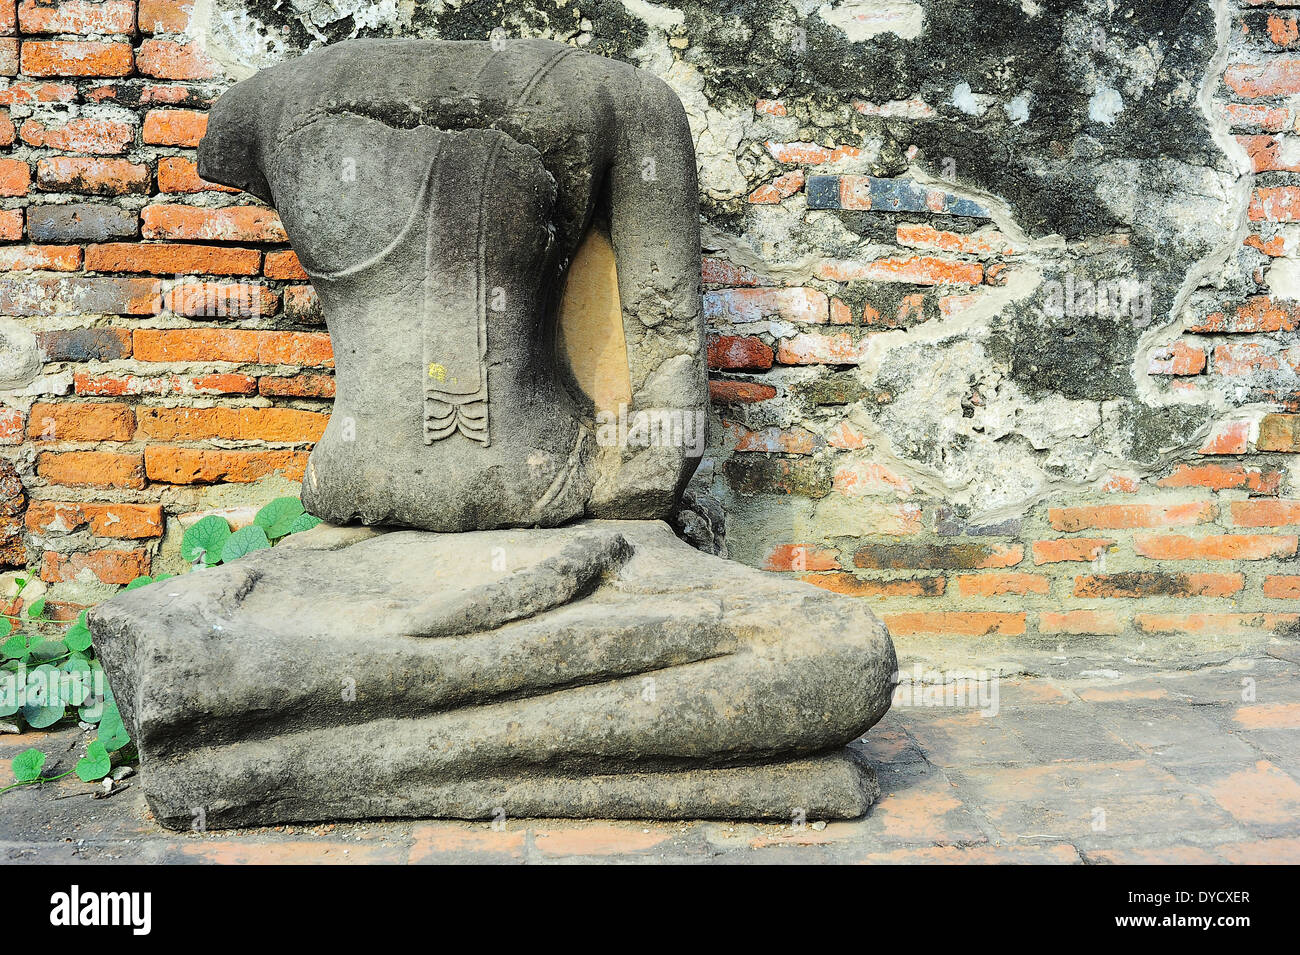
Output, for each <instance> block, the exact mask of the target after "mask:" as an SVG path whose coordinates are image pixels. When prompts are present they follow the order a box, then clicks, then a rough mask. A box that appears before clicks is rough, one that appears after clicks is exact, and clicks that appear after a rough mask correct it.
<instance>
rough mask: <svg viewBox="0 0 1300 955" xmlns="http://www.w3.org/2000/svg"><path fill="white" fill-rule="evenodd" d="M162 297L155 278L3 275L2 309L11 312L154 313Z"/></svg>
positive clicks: (15, 313)
mask: <svg viewBox="0 0 1300 955" xmlns="http://www.w3.org/2000/svg"><path fill="white" fill-rule="evenodd" d="M160 297H161V296H160V289H159V285H158V282H157V281H156V280H155V279H120V278H98V277H96V278H85V277H81V276H67V277H63V278H36V277H31V278H27V277H23V278H7V277H5V278H0V312H4V313H7V314H9V315H50V316H53V315H93V314H103V315H150V314H154V313H156V312H157V311H158V306H159V301H160Z"/></svg>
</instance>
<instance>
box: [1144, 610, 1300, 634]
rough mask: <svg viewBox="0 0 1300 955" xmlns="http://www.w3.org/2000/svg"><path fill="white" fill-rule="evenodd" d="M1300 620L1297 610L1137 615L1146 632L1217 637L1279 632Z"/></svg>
mask: <svg viewBox="0 0 1300 955" xmlns="http://www.w3.org/2000/svg"><path fill="white" fill-rule="evenodd" d="M1298 620H1300V614H1294V613H1290V614H1288V613H1140V614H1137V615H1136V616H1135V617H1134V618H1133V622H1134V623H1135V624H1137V627H1138V629H1139V630H1141V631H1143V632H1144V633H1189V634H1202V633H1211V634H1213V635H1214V636H1215V637H1216V638H1222V637H1230V636H1236V635H1238V634H1243V633H1254V632H1263V631H1277V630H1280V629H1281V628H1282V627H1289V626H1293V625H1294V624H1295V623H1296V621H1298Z"/></svg>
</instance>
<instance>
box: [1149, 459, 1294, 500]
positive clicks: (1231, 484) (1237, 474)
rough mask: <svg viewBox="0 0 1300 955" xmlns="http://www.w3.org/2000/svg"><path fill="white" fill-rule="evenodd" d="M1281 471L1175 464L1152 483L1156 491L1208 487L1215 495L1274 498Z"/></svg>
mask: <svg viewBox="0 0 1300 955" xmlns="http://www.w3.org/2000/svg"><path fill="white" fill-rule="evenodd" d="M1282 476H1283V474H1282V471H1280V470H1279V469H1277V468H1273V467H1258V468H1256V467H1251V468H1248V467H1244V466H1243V465H1240V464H1179V465H1177V466H1176V467H1175V468H1174V469H1173V470H1172V471H1170V472H1169V474H1167V475H1166V476H1164V477H1162V478H1161V479H1160V480H1158V481H1156V485H1157V486H1159V487H1208V488H1211V489H1213V490H1216V491H1226V490H1229V489H1231V488H1245V489H1246V490H1248V491H1251V492H1253V493H1255V494H1276V493H1277V491H1278V488H1279V487H1280V486H1281V483H1282Z"/></svg>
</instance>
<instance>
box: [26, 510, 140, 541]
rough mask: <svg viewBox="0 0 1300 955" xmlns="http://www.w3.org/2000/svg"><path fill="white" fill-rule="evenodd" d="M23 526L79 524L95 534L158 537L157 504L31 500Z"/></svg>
mask: <svg viewBox="0 0 1300 955" xmlns="http://www.w3.org/2000/svg"><path fill="white" fill-rule="evenodd" d="M26 523H27V529H28V530H29V531H32V532H33V533H39V534H50V533H63V534H66V533H71V532H72V531H76V530H80V529H81V528H83V527H89V528H90V532H91V533H92V534H95V535H96V536H98V537H125V538H133V539H139V538H144V537H161V536H162V534H163V513H162V505H160V504H92V503H87V502H84V501H32V503H31V504H30V505H28V508H27V516H26Z"/></svg>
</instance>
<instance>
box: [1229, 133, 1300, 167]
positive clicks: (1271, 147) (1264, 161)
mask: <svg viewBox="0 0 1300 955" xmlns="http://www.w3.org/2000/svg"><path fill="white" fill-rule="evenodd" d="M1234 138H1235V139H1236V140H1237V143H1238V144H1239V145H1240V146H1241V148H1242V149H1244V150H1245V151H1246V155H1247V156H1248V157H1249V158H1250V163H1251V168H1252V169H1253V171H1255V172H1297V171H1300V165H1297V164H1296V163H1295V162H1288V161H1287V160H1286V158H1285V157H1284V154H1283V152H1282V140H1280V139H1279V138H1278V137H1276V136H1266V135H1256V136H1236V137H1234Z"/></svg>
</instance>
